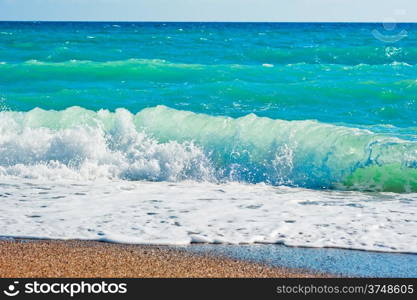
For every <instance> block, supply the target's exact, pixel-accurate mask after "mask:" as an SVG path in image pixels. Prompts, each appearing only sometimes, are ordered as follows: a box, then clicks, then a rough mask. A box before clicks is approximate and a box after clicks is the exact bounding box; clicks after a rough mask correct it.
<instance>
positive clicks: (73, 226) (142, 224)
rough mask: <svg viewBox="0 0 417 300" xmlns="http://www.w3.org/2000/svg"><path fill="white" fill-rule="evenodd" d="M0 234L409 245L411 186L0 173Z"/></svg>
mask: <svg viewBox="0 0 417 300" xmlns="http://www.w3.org/2000/svg"><path fill="white" fill-rule="evenodd" d="M0 188H1V193H0V199H1V206H0V216H1V218H0V232H1V235H3V236H14V237H36V238H56V239H74V238H75V239H91V240H104V241H113V242H123V243H138V244H171V245H173V244H188V243H193V242H208V243H282V244H285V245H292V246H309V247H342V248H354V249H367V250H376V251H392V252H416V253H417V235H416V231H415V229H416V224H417V213H416V211H417V194H408V195H407V197H405V196H404V195H401V194H393V193H382V194H366V193H359V192H338V191H315V190H306V189H298V188H289V187H272V186H268V185H264V184H257V185H250V184H240V183H228V184H220V185H218V184H210V183H197V182H191V181H186V182H181V183H169V182H137V181H136V182H129V181H96V182H80V181H61V182H56V181H54V182H46V181H44V180H43V181H39V180H23V181H22V180H20V179H11V178H10V179H7V180H2V183H1V185H0Z"/></svg>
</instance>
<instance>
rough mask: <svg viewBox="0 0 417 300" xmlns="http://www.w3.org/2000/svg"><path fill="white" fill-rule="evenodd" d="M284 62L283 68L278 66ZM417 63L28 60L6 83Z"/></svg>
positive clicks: (224, 77) (265, 76)
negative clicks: (217, 62) (213, 62)
mask: <svg viewBox="0 0 417 300" xmlns="http://www.w3.org/2000/svg"><path fill="white" fill-rule="evenodd" d="M276 63H278V64H276ZM415 68H416V65H415V64H413V65H410V64H408V63H407V62H404V61H401V60H398V61H397V60H390V61H387V62H381V64H372V63H370V64H368V63H362V62H360V61H358V63H357V64H353V65H349V64H347V65H344V64H337V63H335V62H329V63H322V64H319V63H314V62H311V61H307V62H304V61H301V62H296V63H288V62H275V60H274V59H272V58H269V57H265V59H261V60H260V62H259V63H258V64H197V63H178V62H170V61H166V60H161V59H134V58H132V59H126V60H118V61H117V60H116V61H104V62H100V61H91V60H70V61H63V62H49V61H39V60H28V61H25V62H21V63H7V62H1V63H0V72H1V73H2V76H1V77H0V82H6V83H7V82H16V81H22V80H31V81H43V80H49V81H50V80H65V81H83V82H84V81H86V80H89V81H97V80H101V81H113V80H118V81H123V80H135V81H153V82H167V83H177V82H188V83H200V84H201V83H213V82H233V81H236V80H239V81H243V82H258V83H263V84H265V83H271V82H272V83H283V82H284V83H285V82H291V83H293V82H294V80H297V81H303V80H306V78H309V79H310V80H311V79H312V78H315V77H316V76H317V74H318V73H320V74H322V76H324V78H326V76H329V71H332V72H331V73H330V74H331V75H332V76H333V77H332V78H335V77H334V76H336V77H337V74H339V75H341V76H342V75H343V76H345V75H346V72H349V73H352V72H355V73H356V74H357V75H358V76H359V75H369V73H373V74H378V75H379V74H380V73H381V72H387V73H390V72H392V71H393V70H396V71H398V70H400V69H401V70H402V71H403V72H408V73H410V74H414V71H415Z"/></svg>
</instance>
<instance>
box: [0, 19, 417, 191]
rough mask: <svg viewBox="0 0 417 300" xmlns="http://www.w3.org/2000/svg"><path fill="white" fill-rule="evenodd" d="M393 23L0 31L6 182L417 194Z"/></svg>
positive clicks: (414, 112) (408, 50) (408, 94)
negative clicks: (193, 183)
mask: <svg viewBox="0 0 417 300" xmlns="http://www.w3.org/2000/svg"><path fill="white" fill-rule="evenodd" d="M398 28H400V29H405V30H407V32H408V36H407V37H405V38H403V39H402V40H400V41H398V42H396V43H392V44H387V43H384V42H382V41H380V40H378V39H376V38H375V37H374V36H373V35H372V33H371V32H372V30H374V29H379V30H380V31H383V28H382V26H380V25H378V24H262V23H260V24H239V23H233V24H224V23H32V22H30V23H20V22H1V23H0V107H1V109H2V112H0V174H1V175H2V176H15V177H16V176H17V177H19V176H20V177H24V178H32V177H34V178H39V177H42V176H46V177H48V176H50V177H51V176H52V177H53V176H56V174H57V172H60V173H59V174H60V176H61V177H62V178H67V177H71V178H73V177H74V176H79V177H80V178H84V179H94V178H99V177H106V178H119V179H127V180H151V181H180V180H188V179H191V180H198V181H210V182H228V181H239V182H248V183H260V182H264V183H266V184H271V185H288V186H297V187H307V188H314V189H323V188H324V189H342V190H345V189H354V190H360V191H392V192H415V191H417V118H416V116H417V103H416V99H417V93H416V92H417V47H416V46H415V42H414V38H413V37H414V35H415V33H416V32H417V25H412V24H398ZM40 170H41V171H40ZM48 170H52V171H51V172H49V171H48ZM51 174H53V175H51ZM74 174H75V175H74Z"/></svg>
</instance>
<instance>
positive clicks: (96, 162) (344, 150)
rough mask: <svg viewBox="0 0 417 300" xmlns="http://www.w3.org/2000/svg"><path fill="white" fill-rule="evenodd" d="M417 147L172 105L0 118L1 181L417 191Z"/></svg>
mask: <svg viewBox="0 0 417 300" xmlns="http://www.w3.org/2000/svg"><path fill="white" fill-rule="evenodd" d="M416 166H417V142H415V141H413V140H404V139H401V138H399V137H394V136H391V135H387V134H382V133H375V132H373V131H371V130H367V129H360V128H352V127H346V126H339V125H333V124H327V123H322V122H318V121H314V120H304V121H286V120H280V119H271V118H266V117H259V116H257V115H255V114H249V115H246V116H243V117H240V118H231V117H227V116H210V115H206V114H201V113H194V112H191V111H185V110H176V109H172V108H169V107H166V106H156V107H150V108H146V109H143V110H141V111H139V112H138V113H137V114H132V113H131V112H129V111H127V110H126V109H123V108H120V109H116V110H115V111H114V112H111V111H108V110H99V111H97V112H96V111H91V110H87V109H84V108H81V107H70V108H67V109H65V110H61V111H54V110H43V109H40V108H36V109H33V110H31V111H28V112H16V111H3V112H0V174H1V176H6V177H7V176H15V177H16V176H17V177H25V178H43V177H45V178H50V179H51V178H52V179H53V178H55V179H57V178H61V179H65V178H67V179H80V180H81V179H83V180H85V179H88V180H95V179H97V178H106V179H123V180H133V181H136V180H147V181H172V182H178V181H183V180H195V181H200V182H201V181H203V182H204V181H207V182H214V183H222V182H223V183H224V182H244V183H250V184H253V183H265V184H268V185H272V186H279V185H287V186H294V187H305V188H312V189H341V190H350V189H352V190H360V191H391V192H415V191H417V167H416Z"/></svg>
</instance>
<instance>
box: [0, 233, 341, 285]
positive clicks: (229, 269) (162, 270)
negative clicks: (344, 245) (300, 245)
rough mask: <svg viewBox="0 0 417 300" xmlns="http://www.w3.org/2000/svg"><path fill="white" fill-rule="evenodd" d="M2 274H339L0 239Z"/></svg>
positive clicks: (158, 250)
mask: <svg viewBox="0 0 417 300" xmlns="http://www.w3.org/2000/svg"><path fill="white" fill-rule="evenodd" d="M0 277H1V278H5V277H8V278H12V277H14V278H19V277H30V278H36V277H38V278H39V277H74V278H92V277H103V278H128V277H130V278H187V277H193V278H227V277H230V278H291V277H296V278H300V277H303V278H308V277H336V275H330V274H324V273H319V272H314V271H310V270H304V269H296V268H294V269H293V268H286V267H277V266H270V265H268V264H265V263H260V262H253V261H248V260H244V259H238V258H231V257H227V256H222V255H216V254H213V253H197V252H191V251H187V250H186V249H181V248H178V247H171V246H148V245H128V244H114V243H107V242H97V241H81V240H66V241H61V240H34V239H13V240H0Z"/></svg>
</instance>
